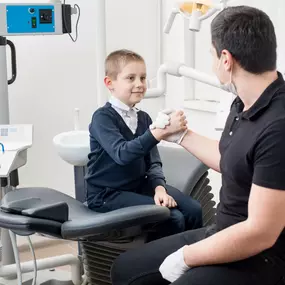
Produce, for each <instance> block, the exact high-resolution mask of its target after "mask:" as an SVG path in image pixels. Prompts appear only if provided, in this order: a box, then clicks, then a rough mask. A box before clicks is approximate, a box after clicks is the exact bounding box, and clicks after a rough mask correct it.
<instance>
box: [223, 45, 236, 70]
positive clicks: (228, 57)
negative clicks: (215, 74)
mask: <svg viewBox="0 0 285 285" xmlns="http://www.w3.org/2000/svg"><path fill="white" fill-rule="evenodd" d="M222 55H223V58H224V62H223V64H224V66H225V67H226V70H227V71H230V70H231V69H232V67H233V64H234V59H233V56H232V54H231V53H230V52H229V51H228V50H226V49H224V50H222Z"/></svg>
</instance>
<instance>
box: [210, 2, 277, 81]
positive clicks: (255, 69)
mask: <svg viewBox="0 0 285 285" xmlns="http://www.w3.org/2000/svg"><path fill="white" fill-rule="evenodd" d="M211 35H212V46H213V48H212V54H213V57H214V71H215V73H216V74H217V76H218V78H219V79H220V81H221V82H222V83H226V82H229V81H230V80H231V79H230V78H231V75H232V72H233V71H234V69H235V68H241V69H243V70H244V71H246V72H248V73H251V74H255V75H258V74H263V73H265V72H269V71H275V70H276V60H277V52H276V49H277V43H276V35H275V30H274V26H273V23H272V22H271V20H270V18H269V17H268V15H266V14H265V13H264V12H262V11H261V10H258V9H256V8H253V7H248V6H237V7H229V8H226V9H224V10H223V11H222V12H220V13H219V14H218V15H217V16H216V17H215V19H214V20H213V21H212V24H211Z"/></svg>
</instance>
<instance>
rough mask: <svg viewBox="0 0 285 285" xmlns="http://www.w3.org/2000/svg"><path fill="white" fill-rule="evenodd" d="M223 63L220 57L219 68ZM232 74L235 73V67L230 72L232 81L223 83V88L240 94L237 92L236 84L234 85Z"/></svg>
mask: <svg viewBox="0 0 285 285" xmlns="http://www.w3.org/2000/svg"><path fill="white" fill-rule="evenodd" d="M221 63H222V57H221V58H220V61H219V63H218V68H217V70H219V69H220V66H221ZM232 74H233V69H231V73H230V82H228V83H225V84H222V83H221V84H222V89H223V90H225V91H227V92H231V93H233V94H234V95H238V93H237V89H236V86H235V85H234V83H233V81H232Z"/></svg>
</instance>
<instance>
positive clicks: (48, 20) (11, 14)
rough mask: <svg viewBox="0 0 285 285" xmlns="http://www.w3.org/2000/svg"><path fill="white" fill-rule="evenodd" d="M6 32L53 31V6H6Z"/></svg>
mask: <svg viewBox="0 0 285 285" xmlns="http://www.w3.org/2000/svg"><path fill="white" fill-rule="evenodd" d="M6 13H7V14H6V17H7V32H8V33H11V34H13V33H14V34H15V33H16V34H23V33H54V32H55V19H54V6H53V5H49V6H26V5H23V6H13V5H9V6H8V5H7V6H6Z"/></svg>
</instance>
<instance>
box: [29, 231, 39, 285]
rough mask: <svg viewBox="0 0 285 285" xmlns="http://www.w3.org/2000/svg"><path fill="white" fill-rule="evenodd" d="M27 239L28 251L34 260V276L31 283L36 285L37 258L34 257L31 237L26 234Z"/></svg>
mask: <svg viewBox="0 0 285 285" xmlns="http://www.w3.org/2000/svg"><path fill="white" fill-rule="evenodd" d="M27 239H28V242H29V247H30V251H31V253H32V255H33V261H34V278H33V284H32V285H36V283H37V277H38V268H37V259H36V255H35V251H34V247H33V244H32V241H31V238H30V237H29V236H28V237H27Z"/></svg>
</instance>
